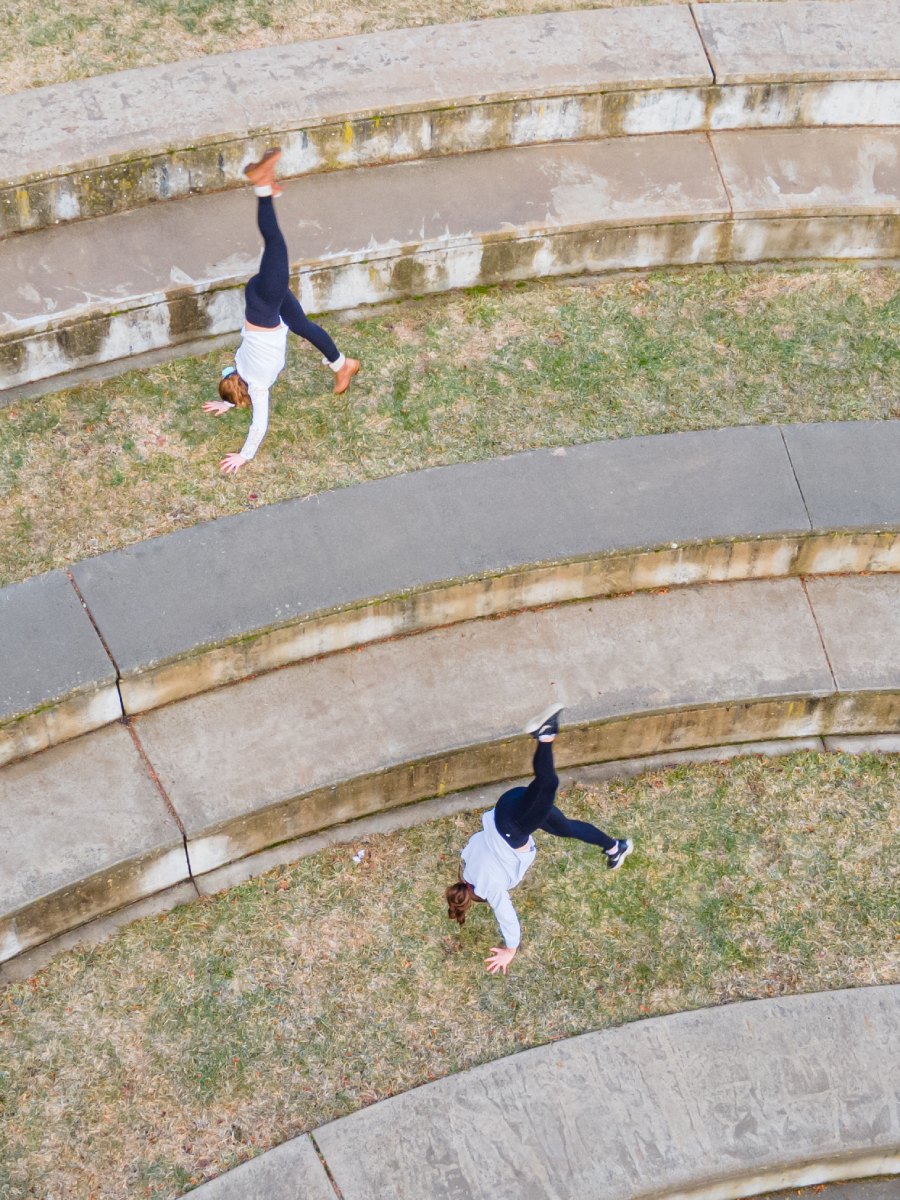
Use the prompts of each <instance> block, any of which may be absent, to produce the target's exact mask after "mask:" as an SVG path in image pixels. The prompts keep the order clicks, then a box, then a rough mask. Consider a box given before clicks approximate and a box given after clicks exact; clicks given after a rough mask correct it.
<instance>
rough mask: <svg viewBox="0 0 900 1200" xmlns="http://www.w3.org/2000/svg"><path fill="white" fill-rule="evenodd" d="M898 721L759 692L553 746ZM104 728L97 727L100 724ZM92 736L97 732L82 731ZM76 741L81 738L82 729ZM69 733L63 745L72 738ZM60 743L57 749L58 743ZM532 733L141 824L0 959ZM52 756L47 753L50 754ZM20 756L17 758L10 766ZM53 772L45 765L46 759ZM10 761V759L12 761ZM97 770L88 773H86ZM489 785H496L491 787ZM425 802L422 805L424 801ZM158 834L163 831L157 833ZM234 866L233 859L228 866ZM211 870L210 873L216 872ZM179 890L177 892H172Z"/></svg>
mask: <svg viewBox="0 0 900 1200" xmlns="http://www.w3.org/2000/svg"><path fill="white" fill-rule="evenodd" d="M897 729H900V691H898V690H893V691H890V690H887V691H878V690H871V691H865V692H857V693H853V694H841V693H832V694H829V695H814V696H804V695H798V694H796V693H793V694H791V695H789V696H785V697H765V698H759V699H752V700H739V701H731V702H724V703H721V704H715V705H706V706H695V707H683V708H678V709H672V710H668V711H660V712H655V713H649V714H648V713H643V712H636V713H632V714H627V715H624V716H622V717H619V718H616V719H614V720H604V721H598V722H590V723H586V724H582V725H579V726H572V727H569V728H567V730H566V742H565V746H564V747H560V750H559V752H558V753H557V761H558V764H559V766H560V767H561V768H563V769H566V768H571V767H575V766H578V767H579V768H585V767H591V766H593V765H595V764H606V763H614V762H618V761H619V760H621V759H623V758H629V759H640V758H645V759H648V760H649V759H650V758H651V757H652V758H653V760H654V761H655V760H657V759H658V756H659V755H660V754H665V753H668V752H673V751H696V750H703V749H705V748H709V747H717V746H721V745H724V744H726V743H739V744H745V745H746V746H747V753H759V750H758V749H756V747H757V746H758V745H759V744H764V743H769V742H771V741H773V740H775V741H785V740H796V739H808V738H823V737H846V736H847V735H855V736H859V735H868V736H869V737H871V736H872V735H881V734H887V735H890V734H893V733H894V732H895V731H896V730H897ZM106 732H108V731H102V732H101V736H102V734H103V733H106ZM92 736H96V735H92ZM86 740H87V741H89V740H90V738H88V739H86ZM77 745H78V743H70V746H77ZM60 749H62V750H65V749H66V747H62V748H60ZM532 749H533V746H532V743H531V741H530V740H529V739H527V738H521V737H520V738H515V739H508V740H504V741H500V742H490V743H483V744H475V745H469V746H466V747H463V748H457V749H453V750H449V751H445V752H443V753H439V754H435V755H432V756H429V757H427V758H421V759H414V760H408V761H402V762H398V763H396V764H395V765H393V766H390V767H387V768H384V769H380V770H377V771H375V772H362V773H360V774H359V775H357V776H355V777H352V778H347V779H344V780H342V781H340V782H338V783H335V784H332V785H329V786H325V787H320V788H316V789H315V790H313V791H307V792H302V793H300V794H297V795H293V796H291V797H290V798H289V799H286V800H281V801H278V802H275V803H271V804H268V805H264V806H260V807H258V808H256V809H255V810H252V811H248V812H243V813H240V814H238V815H237V816H234V817H232V818H230V819H227V820H224V821H220V822H219V823H218V824H214V825H209V826H207V827H206V828H204V829H203V830H202V831H200V832H197V833H196V834H193V835H191V833H190V831H188V833H187V835H186V836H185V837H184V844H183V846H182V845H181V844H178V845H173V844H172V840H171V837H172V833H174V832H175V831H174V830H171V831H169V830H165V831H164V832H163V834H162V835H161V834H160V833H159V832H158V831H155V830H154V831H152V832H151V834H150V835H144V837H143V839H142V840H141V841H140V842H139V843H138V847H139V849H138V852H137V853H136V854H134V855H133V857H130V858H129V857H125V858H122V859H121V860H120V861H118V862H116V863H114V864H112V865H103V867H102V868H101V869H100V870H98V871H96V872H94V873H93V874H91V875H88V876H86V877H84V878H81V879H77V880H76V881H75V882H73V883H71V884H67V885H65V886H63V887H61V888H58V889H57V890H55V891H53V892H51V893H49V894H45V895H42V896H40V897H38V898H36V899H34V900H32V901H31V902H30V903H27V904H25V905H24V906H22V907H21V908H19V909H17V910H16V911H14V912H11V913H7V914H4V915H2V916H0V963H2V962H4V961H5V960H8V959H15V958H16V957H17V956H19V955H21V954H22V953H23V952H25V951H28V950H30V949H32V948H34V947H36V946H40V945H41V944H42V943H44V942H46V941H51V940H53V939H55V938H58V937H59V935H61V934H65V933H67V932H69V931H71V930H73V929H77V928H78V927H79V926H81V925H84V924H86V923H88V922H90V921H93V920H95V919H97V918H101V917H105V916H107V915H108V914H110V913H113V912H115V911H117V910H119V909H122V908H127V907H128V906H129V905H133V904H135V903H136V902H138V901H142V900H145V899H148V898H149V897H151V896H154V895H156V894H157V893H160V892H165V891H166V890H167V889H169V888H174V887H175V885H176V884H180V883H183V882H184V881H185V880H186V879H187V878H190V879H191V880H193V882H194V884H195V885H196V886H197V887H198V888H199V887H201V886H202V884H201V882H200V881H201V877H202V876H204V875H209V876H210V878H211V880H213V881H214V882H212V883H211V884H210V889H207V888H206V887H203V890H218V889H219V887H221V886H222V883H221V880H222V878H223V877H224V878H227V873H226V874H225V875H224V876H223V874H222V873H221V872H222V869H223V868H230V867H232V865H233V864H241V863H247V864H248V867H247V869H248V873H249V874H255V873H256V872H257V868H258V869H260V870H265V869H268V867H267V866H260V865H259V864H261V863H264V862H269V859H268V858H257V857H256V856H259V855H262V854H265V853H266V852H273V851H274V853H275V854H276V855H277V854H278V853H280V851H279V850H278V848H279V847H283V846H289V847H291V849H289V851H288V853H289V854H290V853H292V852H293V850H292V848H293V845H294V844H296V843H297V842H298V840H301V839H305V838H308V837H309V836H310V835H313V834H321V833H322V832H323V831H327V830H329V829H332V828H334V827H340V826H343V825H346V824H347V823H348V822H353V821H357V820H359V819H361V818H366V817H375V816H376V815H377V814H382V813H389V812H391V811H393V810H397V809H404V808H408V807H409V806H416V805H418V804H419V803H420V802H421V801H427V800H428V799H430V798H433V797H437V798H438V799H441V798H443V797H446V796H447V795H448V793H456V792H461V791H470V790H471V789H473V788H478V787H483V786H487V785H496V784H499V783H503V782H505V781H508V780H514V779H517V778H521V777H524V776H525V774H526V772H527V770H528V766H529V763H530V757H531V753H532ZM50 753H51V754H52V753H54V752H52V751H51V752H50ZM18 765H19V766H23V765H24V764H18ZM47 765H48V768H49V769H51V770H52V766H51V765H50V764H47ZM13 769H15V768H13ZM97 778H98V780H99V778H100V777H99V776H98V777H97ZM495 790H496V789H495ZM426 811H427V810H426ZM161 838H162V839H164V840H161ZM244 869H245V868H244V867H243V866H238V870H240V871H242V870H244ZM217 872H219V873H218V874H217ZM175 894H176V895H177V896H181V893H180V892H176V893H175Z"/></svg>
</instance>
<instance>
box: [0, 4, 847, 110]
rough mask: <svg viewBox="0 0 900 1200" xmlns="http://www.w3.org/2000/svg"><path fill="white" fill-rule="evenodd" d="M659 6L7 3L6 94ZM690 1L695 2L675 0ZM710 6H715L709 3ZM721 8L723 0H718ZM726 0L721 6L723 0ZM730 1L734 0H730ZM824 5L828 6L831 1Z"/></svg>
mask: <svg viewBox="0 0 900 1200" xmlns="http://www.w3.org/2000/svg"><path fill="white" fill-rule="evenodd" d="M658 2H659V0H606V2H605V3H604V4H600V5H597V4H592V3H589V2H587V0H507V2H506V3H504V0H421V2H416V3H413V2H412V0H400V2H399V3H397V2H394V3H392V2H391V0H367V2H360V0H334V2H333V3H329V4H325V3H323V2H322V0H82V3H80V4H78V5H77V6H76V5H73V4H71V3H70V2H69V0H46V3H43V4H39V5H36V4H34V3H33V2H32V0H5V3H4V4H3V8H2V11H0V64H2V67H3V70H2V73H0V93H3V92H19V91H23V90H24V89H26V88H29V87H42V86H44V85H46V84H52V83H63V82H66V81H67V80H71V79H85V78H87V77H88V76H91V75H105V74H106V73H107V72H110V71H121V70H124V69H126V68H129V67H149V66H155V65H157V64H159V63H167V62H175V61H177V60H179V59H187V58H197V57H199V56H200V55H204V54H222V53H227V52H229V51H232V50H250V49H255V48H256V47H258V46H275V45H283V44H285V43H289V42H302V41H307V40H309V39H312V38H327V37H344V36H346V35H347V34H353V33H373V32H375V31H380V30H385V29H400V28H405V27H408V26H411V25H437V24H442V23H444V22H447V21H468V20H474V19H476V18H479V17H511V16H521V15H523V14H526V13H540V12H559V11H569V10H573V9H579V8H597V7H600V8H623V7H632V6H635V5H642V4H647V3H658ZM669 2H670V3H676V4H686V3H688V2H689V0H669ZM707 2H709V0H707ZM714 2H715V0H714ZM720 2H721V0H720ZM726 2H727V0H726ZM823 2H824V0H823Z"/></svg>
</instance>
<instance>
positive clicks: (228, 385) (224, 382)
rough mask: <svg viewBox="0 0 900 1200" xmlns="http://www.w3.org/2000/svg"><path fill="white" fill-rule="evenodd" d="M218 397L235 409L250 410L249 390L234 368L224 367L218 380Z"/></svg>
mask: <svg viewBox="0 0 900 1200" xmlns="http://www.w3.org/2000/svg"><path fill="white" fill-rule="evenodd" d="M219 396H220V397H221V399H222V400H227V401H228V403H229V404H233V405H234V406H235V407H236V408H250V407H251V401H250V389H249V388H248V387H247V384H246V383H245V382H244V380H243V379H241V377H240V375H238V373H237V368H236V367H226V368H225V370H224V371H223V372H222V378H221V379H220V380H219Z"/></svg>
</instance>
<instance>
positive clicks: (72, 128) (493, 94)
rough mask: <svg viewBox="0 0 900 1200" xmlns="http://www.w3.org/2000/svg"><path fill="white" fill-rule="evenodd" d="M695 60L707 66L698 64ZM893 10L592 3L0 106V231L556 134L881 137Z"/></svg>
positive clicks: (899, 49)
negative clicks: (790, 130)
mask: <svg viewBox="0 0 900 1200" xmlns="http://www.w3.org/2000/svg"><path fill="white" fill-rule="evenodd" d="M710 64H712V70H711V69H710ZM898 64H900V31H898V25H897V21H896V13H895V10H894V4H893V0H833V2H832V3H830V4H829V5H822V4H821V3H810V2H809V0H784V2H782V3H779V4H777V5H773V4H768V3H757V4H738V5H728V6H726V7H723V6H719V5H716V6H702V7H701V6H698V7H697V21H696V24H695V22H694V21H693V20H692V17H691V12H690V10H689V9H688V7H687V6H681V5H677V6H676V5H670V6H664V5H654V6H652V7H650V8H647V9H644V8H626V9H608V8H601V9H597V10H595V11H582V12H572V13H553V14H546V15H531V16H524V17H511V18H503V19H500V20H493V21H477V22H468V23H464V24H456V25H443V26H435V27H431V28H424V29H403V30H395V31H393V32H389V33H377V34H366V35H362V36H358V37H348V38H339V39H332V40H329V41H320V42H308V43H303V44H300V45H294V46H280V47H277V48H270V49H265V50H254V51H249V52H243V53H239V54H227V55H219V56H216V57H213V58H207V59H204V60H202V61H201V62H197V61H191V62H185V63H174V64H168V65H166V66H161V67H154V68H149V69H145V70H138V71H126V72H122V73H120V74H115V75H107V76H103V77H101V78H99V79H89V80H82V81H80V82H77V83H69V84H62V85H58V86H55V87H49V88H39V89H36V90H33V91H30V92H25V93H21V94H17V95H10V96H3V97H0V161H2V162H4V163H5V164H6V166H5V167H4V168H3V177H2V179H0V236H2V235H3V234H4V233H5V234H7V235H8V234H10V233H15V232H21V231H24V230H28V229H36V228H43V227H45V226H49V225H53V224H55V223H59V222H64V221H70V220H74V219H78V218H85V217H95V216H103V215H108V214H109V213H112V212H119V211H124V210H127V209H130V208H134V207H137V206H140V205H143V204H147V203H150V202H154V201H158V200H167V199H171V198H173V197H178V196H184V195H188V194H191V193H196V192H203V191H210V190H220V189H222V188H226V187H232V186H236V185H239V184H240V183H242V182H243V177H242V175H241V168H242V167H243V165H244V163H246V162H247V161H249V160H250V159H253V158H257V157H258V156H259V153H260V151H261V149H262V148H263V146H264V145H265V144H266V142H267V141H271V140H273V139H275V140H278V141H279V142H281V144H282V145H283V146H284V148H285V157H284V160H283V168H284V171H285V173H286V174H288V175H303V174H307V173H310V172H317V171H328V170H334V169H338V168H342V167H353V166H362V165H370V164H373V163H385V162H397V161H402V160H407V159H411V158H422V157H427V156H430V155H440V154H447V153H458V152H460V151H471V150H485V149H495V148H498V147H501V146H507V145H524V144H531V143H535V142H551V141H559V140H569V139H573V138H592V137H593V138H596V137H613V136H618V135H620V134H646V133H675V132H685V131H690V130H705V129H737V128H749V127H755V126H770V127H772V126H788V125H790V126H796V125H809V126H816V125H885V124H896V123H897V122H898V116H897V114H898V110H900V78H898V76H900V66H898Z"/></svg>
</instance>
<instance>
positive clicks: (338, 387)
mask: <svg viewBox="0 0 900 1200" xmlns="http://www.w3.org/2000/svg"><path fill="white" fill-rule="evenodd" d="M358 372H359V359H356V358H345V359H344V365H343V366H342V367H341V369H340V370H339V371H335V373H334V388H333V391H334V394H335V395H336V396H340V394H341V392H346V390H347V388H348V387H349V386H350V380H351V379H352V378H353V376H354V375H356V374H358Z"/></svg>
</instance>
